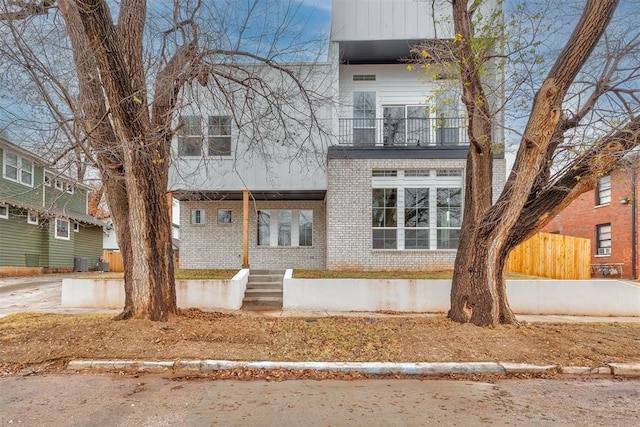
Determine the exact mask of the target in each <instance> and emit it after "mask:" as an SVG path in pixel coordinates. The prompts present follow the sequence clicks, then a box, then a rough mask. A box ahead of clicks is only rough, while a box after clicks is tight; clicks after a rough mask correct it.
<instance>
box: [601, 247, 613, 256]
mask: <svg viewBox="0 0 640 427" xmlns="http://www.w3.org/2000/svg"><path fill="white" fill-rule="evenodd" d="M598 255H611V248H598Z"/></svg>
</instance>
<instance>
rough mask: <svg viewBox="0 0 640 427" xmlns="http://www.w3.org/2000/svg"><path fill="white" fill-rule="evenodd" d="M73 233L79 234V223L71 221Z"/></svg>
mask: <svg viewBox="0 0 640 427" xmlns="http://www.w3.org/2000/svg"><path fill="white" fill-rule="evenodd" d="M73 232H74V233H79V232H80V223H79V222H78V221H73Z"/></svg>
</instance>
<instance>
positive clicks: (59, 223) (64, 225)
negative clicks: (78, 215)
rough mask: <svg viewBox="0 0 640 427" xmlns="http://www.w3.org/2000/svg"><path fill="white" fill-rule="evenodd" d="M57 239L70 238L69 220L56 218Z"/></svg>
mask: <svg viewBox="0 0 640 427" xmlns="http://www.w3.org/2000/svg"><path fill="white" fill-rule="evenodd" d="M55 237H56V239H63V240H69V238H70V236H69V221H68V220H66V219H61V218H56V236H55Z"/></svg>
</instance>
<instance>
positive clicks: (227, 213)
mask: <svg viewBox="0 0 640 427" xmlns="http://www.w3.org/2000/svg"><path fill="white" fill-rule="evenodd" d="M218 224H231V209H218Z"/></svg>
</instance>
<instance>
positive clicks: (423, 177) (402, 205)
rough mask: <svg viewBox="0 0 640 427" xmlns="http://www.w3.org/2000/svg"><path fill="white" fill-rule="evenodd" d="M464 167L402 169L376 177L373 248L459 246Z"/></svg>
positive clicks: (373, 207)
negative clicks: (443, 171)
mask: <svg viewBox="0 0 640 427" xmlns="http://www.w3.org/2000/svg"><path fill="white" fill-rule="evenodd" d="M462 175H463V173H462V169H451V173H444V174H442V173H440V174H439V173H438V171H437V170H432V171H430V170H427V169H409V170H399V171H398V174H397V177H395V176H390V175H386V176H383V175H380V174H374V175H373V177H372V192H371V195H372V198H371V201H372V204H371V207H372V216H371V218H372V224H371V228H372V230H371V248H372V249H396V250H419V249H423V250H424V249H432V250H433V249H438V250H448V249H457V248H458V243H459V239H460V228H461V226H462V201H463V200H462V194H463V191H462V184H463V182H462V179H463V178H462Z"/></svg>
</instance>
